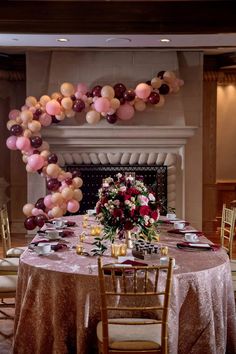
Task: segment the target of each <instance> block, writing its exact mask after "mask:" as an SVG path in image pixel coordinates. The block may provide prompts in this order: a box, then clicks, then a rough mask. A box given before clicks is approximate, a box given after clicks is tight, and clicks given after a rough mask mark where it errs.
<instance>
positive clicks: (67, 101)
mask: <svg viewBox="0 0 236 354" xmlns="http://www.w3.org/2000/svg"><path fill="white" fill-rule="evenodd" d="M61 105H62V107H63V108H65V109H69V110H70V109H71V108H72V106H73V101H72V99H71V98H70V97H64V98H63V99H62V100H61Z"/></svg>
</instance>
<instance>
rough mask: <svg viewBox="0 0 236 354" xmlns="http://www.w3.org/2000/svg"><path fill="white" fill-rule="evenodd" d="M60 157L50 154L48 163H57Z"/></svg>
mask: <svg viewBox="0 0 236 354" xmlns="http://www.w3.org/2000/svg"><path fill="white" fill-rule="evenodd" d="M57 161H58V157H57V155H56V154H50V155H49V156H48V163H57Z"/></svg>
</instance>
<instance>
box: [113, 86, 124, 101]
mask: <svg viewBox="0 0 236 354" xmlns="http://www.w3.org/2000/svg"><path fill="white" fill-rule="evenodd" d="M113 88H114V91H115V97H116V98H119V99H120V98H122V97H123V94H124V92H125V91H126V87H125V85H124V84H122V83H118V84H115V85H114V86H113Z"/></svg>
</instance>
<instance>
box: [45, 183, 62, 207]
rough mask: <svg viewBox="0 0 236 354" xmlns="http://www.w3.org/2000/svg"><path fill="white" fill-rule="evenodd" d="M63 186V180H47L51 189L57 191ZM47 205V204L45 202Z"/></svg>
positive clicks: (48, 187)
mask: <svg viewBox="0 0 236 354" xmlns="http://www.w3.org/2000/svg"><path fill="white" fill-rule="evenodd" d="M60 186H61V182H60V181H58V180H57V179H56V178H50V179H49V180H47V189H48V190H50V191H54V192H55V191H57V190H58V189H59V187H60ZM45 205H46V204H45Z"/></svg>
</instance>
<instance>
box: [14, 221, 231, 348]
mask: <svg viewBox="0 0 236 354" xmlns="http://www.w3.org/2000/svg"><path fill="white" fill-rule="evenodd" d="M67 219H68V220H75V221H76V222H77V225H78V226H76V227H74V228H72V230H74V231H75V234H76V235H77V236H78V235H79V234H80V233H81V231H82V226H81V222H82V219H81V217H79V216H77V217H70V218H67ZM90 221H91V222H93V221H92V220H90ZM168 227H171V226H170V225H167V226H164V227H162V234H161V240H160V242H161V243H162V244H163V245H168V247H169V254H170V256H173V257H174V258H175V259H176V264H177V268H176V269H175V270H174V275H173V286H172V294H171V304H170V312H169V353H170V354H177V353H179V354H225V353H227V354H234V353H236V316H235V304H234V294H233V288H232V279H231V272H230V265H229V260H228V256H227V255H226V253H225V251H223V250H222V249H220V250H218V251H215V252H214V251H205V252H203V251H199V252H187V251H184V250H179V249H177V247H176V243H177V242H179V241H182V238H183V236H181V235H177V234H168V233H167V232H166V231H167V228H168ZM77 236H76V237H67V238H66V240H67V241H68V242H69V244H70V247H68V249H67V250H64V251H58V252H55V253H52V254H50V255H47V256H38V255H37V254H36V253H35V252H33V251H30V250H27V251H25V252H24V254H23V255H22V256H21V259H20V267H19V279H18V287H17V297H16V315H15V334H14V348H13V353H14V354H66V353H68V354H73V353H77V354H95V353H96V324H97V322H98V321H99V320H100V309H99V293H98V279H97V258H96V257H85V256H78V255H77V254H76V252H75V249H74V248H72V247H71V246H73V245H75V244H76V243H77V242H78V237H77ZM92 240H93V238H92V237H87V238H86V240H85V242H84V247H85V250H87V251H90V250H91V248H92ZM201 240H202V241H206V239H205V238H204V237H201ZM103 258H104V263H110V262H114V261H115V260H114V258H111V257H109V256H104V257H103ZM157 262H158V261H157ZM151 263H152V264H154V263H155V262H154V261H153V260H152V262H151Z"/></svg>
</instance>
